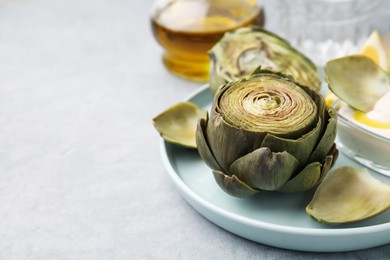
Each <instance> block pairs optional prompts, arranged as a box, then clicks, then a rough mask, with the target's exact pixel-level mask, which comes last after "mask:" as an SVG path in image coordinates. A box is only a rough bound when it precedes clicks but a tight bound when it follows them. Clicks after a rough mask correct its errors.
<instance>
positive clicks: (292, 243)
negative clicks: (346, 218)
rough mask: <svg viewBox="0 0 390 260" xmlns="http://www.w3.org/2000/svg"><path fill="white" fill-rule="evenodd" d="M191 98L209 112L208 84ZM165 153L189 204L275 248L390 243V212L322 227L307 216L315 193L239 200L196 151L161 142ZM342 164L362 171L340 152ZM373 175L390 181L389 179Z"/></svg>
mask: <svg viewBox="0 0 390 260" xmlns="http://www.w3.org/2000/svg"><path fill="white" fill-rule="evenodd" d="M187 100H189V101H191V102H193V103H195V104H197V105H198V106H200V107H202V108H204V109H208V108H210V106H211V102H212V95H211V92H210V90H209V88H208V86H204V87H202V88H200V89H199V90H197V91H195V92H194V93H193V94H192V95H191V96H190V97H189V98H188V99H187ZM161 155H162V159H163V162H164V165H165V167H166V169H167V171H168V174H169V176H170V177H171V179H172V180H173V182H174V184H175V185H176V186H177V188H178V190H179V192H180V193H181V195H182V196H183V197H184V198H185V200H186V201H187V202H188V203H189V204H190V205H191V206H192V207H193V208H194V209H195V210H197V211H198V212H199V213H200V214H202V215H203V216H204V217H206V218H207V219H209V220H210V221H212V222H213V223H215V224H216V225H218V226H220V227H222V228H223V229H225V230H228V231H230V232H232V233H234V234H236V235H238V236H241V237H244V238H247V239H249V240H252V241H256V242H259V243H262V244H266V245H271V246H275V247H280V248H285V249H292V250H301V251H312V252H341V251H351V250H359V249H365V248H371V247H375V246H380V245H385V244H389V243H390V211H387V212H385V213H383V214H381V215H379V216H376V217H374V218H372V219H369V220H366V221H362V222H358V223H354V224H345V225H335V226H330V225H326V224H319V223H317V222H315V221H314V220H312V219H311V218H310V217H309V216H308V215H307V214H306V212H305V207H306V205H307V204H308V203H309V201H310V200H311V198H312V196H313V192H314V191H308V192H304V193H297V194H284V193H275V192H274V193H272V192H270V193H266V192H264V193H260V194H258V195H256V196H254V197H251V198H247V199H238V198H234V197H231V196H229V195H227V194H226V193H224V192H223V191H222V190H221V189H220V188H219V187H218V185H217V184H216V182H215V180H214V177H213V175H212V173H211V170H210V169H209V168H208V167H207V166H206V164H204V163H203V161H202V160H201V159H200V157H199V155H198V153H197V151H196V150H191V149H186V148H182V147H179V146H176V145H173V144H170V143H167V142H165V141H163V140H162V141H161ZM342 165H351V166H356V167H363V166H361V165H359V164H358V163H356V162H355V161H352V160H351V159H349V158H348V157H346V156H345V155H343V154H342V153H340V157H339V159H338V160H337V163H336V165H335V167H339V166H342ZM371 173H372V174H373V176H374V177H376V178H378V179H381V180H382V181H385V182H387V183H390V178H389V177H386V176H384V175H381V174H378V173H376V172H373V171H371Z"/></svg>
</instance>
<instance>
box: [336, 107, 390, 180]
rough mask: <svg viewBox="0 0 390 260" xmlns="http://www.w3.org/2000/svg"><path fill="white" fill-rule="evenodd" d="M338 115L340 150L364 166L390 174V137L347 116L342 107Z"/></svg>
mask: <svg viewBox="0 0 390 260" xmlns="http://www.w3.org/2000/svg"><path fill="white" fill-rule="evenodd" d="M337 106H340V104H339V105H337ZM337 106H336V107H337ZM341 106H347V105H346V104H342V105H341ZM337 116H338V124H337V144H338V147H339V149H340V151H341V152H343V153H344V154H346V155H347V156H348V157H351V158H352V159H355V160H356V161H358V162H359V163H361V164H363V165H364V166H366V167H368V168H370V169H372V170H375V171H377V172H379V173H381V174H384V175H387V176H390V138H388V137H386V136H383V135H381V134H378V133H376V132H374V131H372V130H370V128H369V127H364V125H363V124H360V123H358V122H357V121H355V120H354V119H353V118H350V117H349V116H345V115H344V113H340V109H337Z"/></svg>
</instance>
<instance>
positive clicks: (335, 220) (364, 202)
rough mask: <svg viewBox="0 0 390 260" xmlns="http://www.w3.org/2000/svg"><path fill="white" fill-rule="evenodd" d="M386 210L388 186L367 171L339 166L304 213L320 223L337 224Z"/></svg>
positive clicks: (359, 219) (387, 205) (317, 192)
mask: <svg viewBox="0 0 390 260" xmlns="http://www.w3.org/2000/svg"><path fill="white" fill-rule="evenodd" d="M388 209H390V185H388V184H386V183H384V182H381V181H379V180H377V179H375V178H374V177H372V175H371V174H370V173H369V172H368V171H367V169H357V168H353V167H351V166H343V167H340V168H337V169H336V170H334V171H333V172H332V173H331V174H330V175H329V176H327V177H326V178H325V179H324V180H323V182H322V183H321V184H320V186H319V187H318V189H317V190H316V192H315V194H314V197H313V199H312V201H311V202H310V203H309V205H308V206H307V207H306V212H307V214H308V215H310V216H311V217H312V218H314V219H315V220H316V221H318V222H320V223H329V224H341V223H349V222H356V221H361V220H365V219H368V218H371V217H374V216H376V215H379V214H380V213H382V212H385V211H386V210H388Z"/></svg>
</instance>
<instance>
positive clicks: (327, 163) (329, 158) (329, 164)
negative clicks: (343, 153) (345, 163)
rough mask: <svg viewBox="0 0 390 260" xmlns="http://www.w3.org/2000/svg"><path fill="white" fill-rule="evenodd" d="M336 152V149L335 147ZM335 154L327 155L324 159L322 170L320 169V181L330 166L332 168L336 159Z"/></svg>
mask: <svg viewBox="0 0 390 260" xmlns="http://www.w3.org/2000/svg"><path fill="white" fill-rule="evenodd" d="M336 151H337V152H338V150H337V149H336ZM336 159H337V155H333V154H331V155H327V156H326V157H325V159H324V163H323V165H322V170H321V178H320V182H321V181H322V180H323V179H324V178H325V176H326V174H327V173H328V172H329V170H330V168H332V166H333V163H334V161H336Z"/></svg>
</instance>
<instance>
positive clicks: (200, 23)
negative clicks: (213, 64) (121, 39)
mask: <svg viewBox="0 0 390 260" xmlns="http://www.w3.org/2000/svg"><path fill="white" fill-rule="evenodd" d="M151 22H152V30H153V34H154V36H155V38H156V40H157V41H158V42H159V43H160V45H161V46H162V47H163V48H164V49H165V53H164V54H163V62H164V64H165V66H166V67H167V68H168V70H170V71H171V72H173V73H174V74H177V75H179V76H181V77H184V78H187V79H190V80H195V81H201V82H206V81H207V80H208V78H209V57H208V51H209V50H210V49H211V47H213V46H214V44H215V43H216V42H218V41H219V39H220V38H221V37H222V36H223V34H224V33H225V32H227V31H231V30H234V29H236V28H239V27H243V26H247V25H251V24H253V25H258V26H263V25H264V11H263V8H262V6H261V5H260V4H259V2H258V1H256V0H170V1H169V0H168V1H167V0H157V1H156V2H155V3H154V6H153V7H152V16H151Z"/></svg>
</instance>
